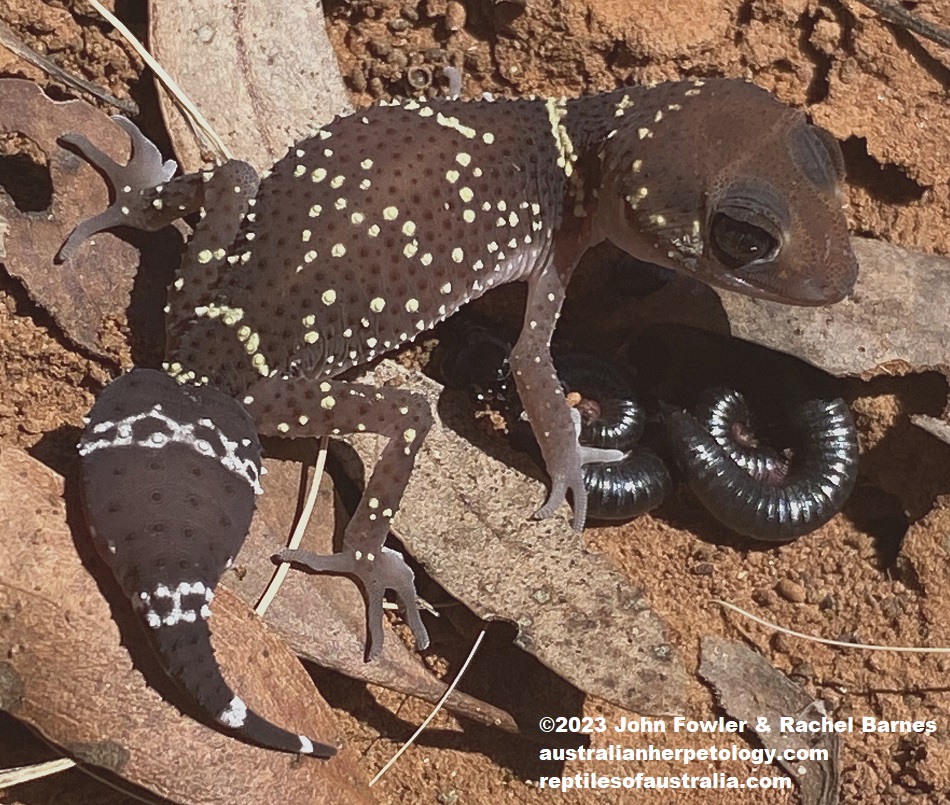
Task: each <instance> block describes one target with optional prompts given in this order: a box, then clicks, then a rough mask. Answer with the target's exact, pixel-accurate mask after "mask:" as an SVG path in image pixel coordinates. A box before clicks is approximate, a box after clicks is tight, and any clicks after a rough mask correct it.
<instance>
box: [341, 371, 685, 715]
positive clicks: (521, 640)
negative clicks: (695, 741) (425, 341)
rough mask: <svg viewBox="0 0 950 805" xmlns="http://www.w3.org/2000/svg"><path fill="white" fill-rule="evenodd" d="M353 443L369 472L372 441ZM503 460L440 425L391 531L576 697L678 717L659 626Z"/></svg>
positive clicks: (431, 386)
mask: <svg viewBox="0 0 950 805" xmlns="http://www.w3.org/2000/svg"><path fill="white" fill-rule="evenodd" d="M365 382H371V383H374V384H377V385H379V384H384V383H386V382H389V383H392V384H398V385H400V386H401V387H403V388H407V389H411V390H413V391H417V392H419V393H421V394H423V395H424V396H426V397H427V398H428V399H429V402H430V404H431V406H432V409H433V411H437V406H436V402H437V399H438V396H439V393H440V391H441V387H440V386H438V385H437V384H436V383H434V382H433V381H431V380H429V379H428V378H425V377H421V376H416V375H412V374H411V373H410V372H409V371H408V370H406V369H403V368H401V367H399V366H397V365H396V364H394V363H393V362H391V361H385V362H383V364H381V365H380V366H379V367H378V368H377V369H375V370H374V371H373V372H372V373H371V376H370V377H369V378H367V379H366V381H365ZM459 421H467V422H471V421H472V419H471V416H470V415H469V416H467V417H466V416H460V417H459ZM348 441H350V442H351V444H353V445H354V447H355V448H356V451H357V452H358V453H359V456H360V458H361V459H362V461H363V463H364V464H365V465H366V466H367V467H371V466H373V464H374V463H375V460H376V457H377V456H378V452H379V440H378V438H377V437H375V436H372V435H366V436H354V437H351V438H350V439H349V440H348ZM504 452H505V457H506V460H505V463H502V462H501V461H498V460H497V459H495V458H492V457H490V456H488V455H486V454H485V453H483V452H481V451H479V450H476V449H474V448H473V447H472V446H471V444H469V442H468V441H467V440H466V439H465V438H463V436H462V435H460V434H459V433H456V432H454V431H452V430H451V429H450V428H448V427H447V426H446V425H445V424H444V422H443V421H441V420H440V419H437V421H436V424H435V425H434V426H433V429H432V431H431V432H430V433H429V435H428V437H427V438H426V441H425V444H424V446H423V448H422V450H421V451H420V458H419V460H418V461H417V463H416V469H415V472H414V473H413V476H412V480H411V481H410V483H409V487H408V489H407V491H406V495H405V497H404V498H403V501H402V504H401V506H400V509H399V513H398V514H397V516H396V519H395V522H394V533H396V534H397V536H398V537H399V539H400V540H401V541H402V542H403V544H404V545H405V546H406V547H407V549H408V550H409V552H410V553H411V554H412V556H413V557H414V558H415V559H416V560H418V561H419V562H421V563H422V564H423V565H424V566H425V568H426V570H427V572H428V573H429V574H430V575H431V576H432V577H433V578H434V579H436V581H438V582H439V584H441V585H442V586H443V587H444V588H445V589H446V590H447V591H448V592H449V593H450V594H451V595H453V596H454V597H455V598H458V599H459V600H461V601H462V602H463V603H464V604H465V605H466V606H467V607H469V608H470V609H472V610H473V611H474V612H475V613H476V614H477V615H479V616H480V617H482V618H487V619H492V618H503V619H506V620H510V621H512V622H514V623H515V624H516V625H517V627H518V630H519V635H518V638H517V640H516V642H517V643H518V645H519V646H521V647H522V648H524V649H525V650H526V651H528V652H529V653H531V654H533V655H534V656H535V657H537V658H538V659H539V660H540V661H541V662H543V663H544V664H545V665H546V666H548V667H549V668H551V669H552V670H553V671H554V672H555V673H557V674H559V675H561V676H562V677H564V678H565V679H567V680H568V681H569V682H571V683H572V684H574V685H576V686H577V687H579V688H580V689H581V690H584V691H586V692H588V693H591V694H594V695H595V696H599V697H600V698H603V699H606V700H607V701H610V702H614V703H615V704H618V705H620V706H622V707H625V708H627V709H629V710H634V711H636V712H639V713H651V714H664V713H673V712H678V711H679V709H680V707H681V704H682V697H683V688H684V685H685V682H686V673H685V671H684V669H683V667H682V665H681V664H680V660H679V658H678V657H677V655H676V651H675V650H674V648H673V646H672V645H671V644H670V643H669V639H668V637H667V634H666V629H665V627H664V625H663V623H662V622H661V621H660V619H659V618H658V617H657V616H656V615H655V614H654V613H653V612H652V611H651V610H650V607H649V604H648V603H647V601H646V599H645V598H644V597H643V595H642V594H641V593H640V591H639V590H637V589H636V588H635V587H633V586H632V585H631V584H630V582H629V581H628V580H627V579H626V578H625V577H624V576H623V575H622V574H620V573H619V572H617V571H616V570H615V569H614V568H613V567H612V566H611V565H610V563H609V562H608V561H607V560H606V559H604V558H603V557H601V556H597V555H595V554H592V553H589V552H588V551H586V550H585V549H584V545H583V539H582V537H581V535H580V534H577V533H575V532H574V531H573V530H572V529H571V526H570V520H569V516H567V511H566V509H562V510H560V511H559V512H558V514H557V515H555V516H554V517H550V518H548V519H547V520H544V521H540V522H538V521H532V520H529V519H528V518H529V515H530V513H531V512H533V511H534V510H535V509H536V508H537V507H538V506H539V505H540V503H541V501H542V500H543V497H544V487H543V486H542V485H541V484H540V483H538V482H537V481H532V480H530V479H528V478H527V477H525V476H524V475H522V474H521V473H520V472H518V471H517V470H515V469H512V467H513V466H515V467H516V466H526V465H527V463H528V462H527V461H526V459H525V458H524V456H519V455H517V454H515V453H513V452H509V451H504ZM359 480H362V479H359Z"/></svg>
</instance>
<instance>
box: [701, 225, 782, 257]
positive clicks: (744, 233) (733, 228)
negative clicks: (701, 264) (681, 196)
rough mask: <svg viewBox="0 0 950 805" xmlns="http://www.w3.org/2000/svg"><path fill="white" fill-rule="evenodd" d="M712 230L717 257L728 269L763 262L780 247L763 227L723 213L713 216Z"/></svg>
mask: <svg viewBox="0 0 950 805" xmlns="http://www.w3.org/2000/svg"><path fill="white" fill-rule="evenodd" d="M711 229H712V232H711V234H712V245H713V249H714V250H715V252H716V257H717V258H718V259H719V261H720V262H721V263H722V264H723V265H724V266H726V267H727V268H742V267H743V266H745V265H748V264H749V263H751V262H753V261H755V260H761V259H762V258H764V257H766V256H768V255H769V254H771V253H772V252H773V251H774V250H775V248H776V246H777V245H778V241H776V240H775V238H774V237H772V236H771V235H770V234H769V233H768V232H766V231H765V230H764V229H762V228H761V227H758V226H755V225H754V224H750V223H747V222H745V221H738V220H736V219H735V218H731V217H730V216H728V215H726V214H725V213H721V212H719V213H716V215H714V216H713V220H712V228H711Z"/></svg>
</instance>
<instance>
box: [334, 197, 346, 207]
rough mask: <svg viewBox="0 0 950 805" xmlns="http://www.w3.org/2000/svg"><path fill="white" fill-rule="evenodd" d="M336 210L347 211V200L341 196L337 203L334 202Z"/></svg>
mask: <svg viewBox="0 0 950 805" xmlns="http://www.w3.org/2000/svg"><path fill="white" fill-rule="evenodd" d="M333 207H334V209H337V210H345V209H346V199H345V198H343V197H342V196H340V198H338V199H337V200H336V201H334V202H333Z"/></svg>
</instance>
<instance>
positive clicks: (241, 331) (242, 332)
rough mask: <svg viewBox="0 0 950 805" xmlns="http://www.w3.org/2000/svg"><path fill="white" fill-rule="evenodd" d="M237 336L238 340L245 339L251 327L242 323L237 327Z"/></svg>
mask: <svg viewBox="0 0 950 805" xmlns="http://www.w3.org/2000/svg"><path fill="white" fill-rule="evenodd" d="M237 337H238V341H247V339H248V338H250V337H251V328H250V327H248V326H247V325H246V324H242V325H241V326H240V327H238V329H237Z"/></svg>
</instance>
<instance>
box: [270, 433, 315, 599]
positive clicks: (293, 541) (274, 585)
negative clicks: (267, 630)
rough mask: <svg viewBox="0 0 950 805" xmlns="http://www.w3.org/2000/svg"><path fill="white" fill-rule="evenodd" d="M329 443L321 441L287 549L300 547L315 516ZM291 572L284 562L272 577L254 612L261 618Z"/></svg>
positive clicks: (288, 564)
mask: <svg viewBox="0 0 950 805" xmlns="http://www.w3.org/2000/svg"><path fill="white" fill-rule="evenodd" d="M327 443H328V439H327V437H326V436H324V437H323V438H322V439H321V440H320V452H318V453H317V461H316V463H315V464H314V467H313V478H312V479H311V480H310V489H309V490H308V492H307V502H306V503H305V504H304V507H303V511H302V512H300V517H299V518H298V519H297V524H296V527H295V528H294V531H293V534H292V535H291V537H290V542H288V543H287V547H288V548H290V549H291V550H296V549H297V548H299V547H300V543H301V541H302V540H303V535H304V532H305V531H306V530H307V524H308V523H309V522H310V517H311V515H312V514H313V508H314V506H316V504H317V493H318V492H319V491H320V479H321V478H323V467H324V465H325V464H326V463H327ZM289 570H290V562H282V563H281V564H279V565H278V566H277V569H276V570H275V571H274V575H273V576H271V580H270V583H269V584H268V585H267V589H265V590H264V593H263V595H261V598H260V600H259V601H258V602H257V606H255V607H254V611H255V612H256V613H257V614H258V615H260V616H261V617H263V616H264V613H265V612H267V608H268V607H269V606H270V605H271V602H272V601H273V600H274V598H275V597H276V596H277V591H278V590H279V589H280V585H281V584H283V583H284V579H285V578H287V572H288V571H289Z"/></svg>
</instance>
